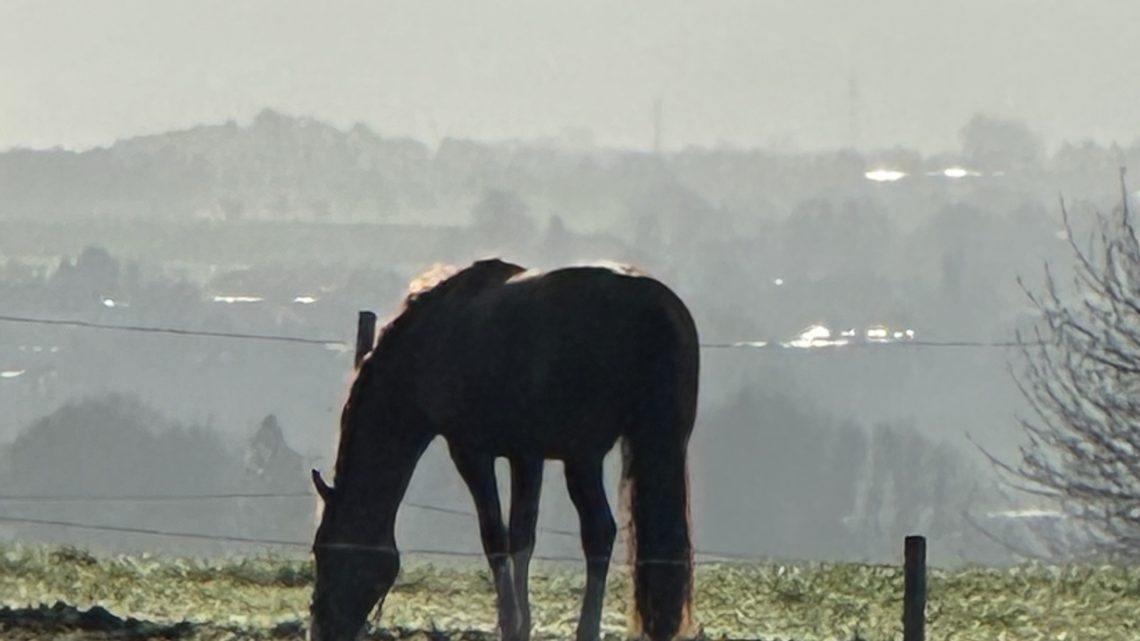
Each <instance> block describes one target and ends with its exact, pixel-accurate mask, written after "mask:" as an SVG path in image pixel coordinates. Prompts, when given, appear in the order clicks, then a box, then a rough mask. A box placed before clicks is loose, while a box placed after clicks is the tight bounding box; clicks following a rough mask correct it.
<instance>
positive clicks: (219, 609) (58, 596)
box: [0, 547, 1140, 641]
mask: <svg viewBox="0 0 1140 641" xmlns="http://www.w3.org/2000/svg"><path fill="white" fill-rule="evenodd" d="M532 576H533V579H532V586H533V587H532V601H533V614H534V619H535V627H536V630H535V633H536V635H535V636H536V637H538V638H545V639H567V638H572V636H573V629H574V624H575V622H576V619H577V611H578V605H579V600H580V598H581V588H582V584H583V575H582V573H581V572H580V571H579V568H577V567H575V566H573V565H541V564H539V565H536V566H535V567H534V569H533V573H532ZM311 577H312V566H311V565H310V564H309V563H306V562H302V561H296V560H285V559H279V558H273V557H261V558H249V559H240V560H225V561H209V560H190V559H171V558H154V557H146V556H107V557H102V556H92V555H90V554H87V553H86V552H82V551H76V550H72V549H58V548H26V547H6V548H0V605H4V606H7V607H8V608H16V609H17V610H11V609H9V610H7V611H6V613H7V615H8V616H7V617H5V616H0V636H2V637H3V638H4V639H20V640H24V639H76V640H80V639H82V640H92V639H109V638H124V637H132V636H133V638H157V637H160V636H165V637H167V638H171V637H175V638H187V639H193V640H195V641H204V640H211V641H212V640H213V639H237V638H250V639H270V638H281V639H301V638H303V632H302V629H303V626H304V622H305V620H306V616H305V613H306V608H307V603H308V598H309V590H310V581H311ZM696 580H697V602H696V607H697V612H698V617H699V620H700V622H701V624H702V625H703V627H704V631H705V633H706V635H707V636H709V637H711V638H726V637H727V638H733V639H741V638H747V639H802V640H805V641H806V640H809V639H842V640H845V641H846V640H850V639H855V638H860V639H866V640H868V641H882V640H887V639H899V638H900V637H901V623H900V616H901V594H902V583H903V579H902V571H901V568H896V567H882V566H879V567H875V566H866V565H855V564H839V565H818V564H813V565H750V566H739V565H702V566H699V568H698V572H697V579H696ZM928 586H929V597H928V605H927V608H928V609H927V620H928V623H927V635H926V636H927V639H931V640H938V641H942V640H943V639H955V640H963V641H965V640H973V639H978V640H985V641H994V640H999V639H1000V640H1006V641H1012V640H1017V639H1027V640H1028V639H1033V640H1042V639H1058V640H1069V639H1072V640H1079V641H1085V640H1089V641H1093V640H1099V639H1104V640H1110V639H1111V640H1112V641H1121V640H1128V639H1137V638H1140V568H1113V567H1067V568H1057V567H1042V566H1027V567H1019V568H1013V569H1008V570H987V569H976V570H959V571H952V572H946V571H939V570H932V571H931V572H930V575H929V578H928ZM609 589H610V591H609V595H608V597H607V606H608V607H607V610H606V614H605V619H604V628H605V631H606V633H607V637H612V638H614V639H616V638H620V635H621V633H622V632H623V631H624V629H625V613H626V608H627V604H628V591H627V589H628V574H627V572H626V570H625V569H623V568H620V567H617V568H615V569H614V570H613V572H612V574H611V581H610V585H609ZM57 601H60V602H63V603H66V604H70V605H72V606H75V607H77V608H79V609H81V610H86V609H88V608H91V607H93V606H101V607H102V608H105V609H106V610H107V615H108V616H111V615H113V616H112V618H114V617H120V618H122V619H126V618H127V617H133V618H135V619H138V620H140V622H135V623H134V624H133V625H134V628H131V629H129V630H128V629H126V628H119V629H117V630H116V629H113V627H112V628H106V629H104V628H100V627H98V626H94V627H91V626H88V627H91V629H90V630H88V631H83V630H80V629H78V628H79V627H82V626H80V625H78V624H76V623H75V622H74V621H72V623H71V624H67V622H66V621H64V623H61V624H60V625H57V626H55V627H51V626H48V625H46V624H44V625H41V624H38V623H36V622H35V621H31V622H29V621H30V619H29V617H28V616H23V617H21V616H16V615H20V614H24V615H27V614H28V612H27V611H25V610H20V609H22V608H30V607H35V606H38V605H39V604H49V605H50V604H53V603H56V602H57ZM62 611H63V610H61V609H60V608H59V607H57V611H56V614H59V613H60V612H62ZM41 614H43V611H41ZM48 614H49V615H51V612H48ZM52 616H54V615H52ZM48 618H49V619H50V618H51V617H50V616H49V617H48ZM59 618H62V619H68V617H66V616H63V615H62V614H60V615H59ZM95 618H98V617H95ZM494 620H495V616H494V595H493V592H492V590H491V586H490V584H489V583H488V581H487V577H486V573H485V572H484V571H483V570H482V566H481V565H478V564H475V563H471V564H466V565H458V566H457V565H440V564H432V563H429V562H427V561H426V560H406V561H405V569H404V571H403V573H402V575H401V578H400V580H399V582H398V584H397V586H396V588H395V589H394V590H393V592H392V594H391V595H390V596H389V597H388V599H387V601H386V602H385V604H384V611H383V616H382V617H381V619H380V620H379V622H378V624H377V627H378V628H382V630H378V631H377V632H376V637H377V638H388V639H391V638H393V637H404V638H406V637H420V638H423V639H425V641H426V640H427V639H429V638H431V639H440V638H441V636H443V634H442V633H445V634H446V636H447V637H449V638H456V637H466V638H469V639H473V638H486V637H487V635H486V634H480V633H481V632H482V633H490V632H493V630H494ZM179 622H189V625H185V624H184V625H182V626H181V627H177V628H175V627H171V626H173V625H174V624H176V623H179ZM108 630H110V631H108Z"/></svg>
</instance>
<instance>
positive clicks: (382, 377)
mask: <svg viewBox="0 0 1140 641" xmlns="http://www.w3.org/2000/svg"><path fill="white" fill-rule="evenodd" d="M699 366H700V365H699V343H698V339H697V330H696V327H695V324H694V322H693V319H692V317H691V315H690V314H689V311H688V310H687V308H686V307H685V305H684V303H683V302H682V301H681V300H680V299H679V298H678V297H677V296H676V295H675V294H674V293H673V292H672V291H671V290H669V289H668V288H667V287H666V286H665V285H663V284H661V283H660V282H659V281H657V280H655V279H652V278H650V277H647V276H644V275H641V274H639V273H638V272H636V271H634V270H632V269H628V268H621V269H615V268H601V267H567V268H562V269H558V270H554V271H550V272H546V273H540V274H533V273H531V272H527V271H525V270H524V269H523V268H522V267H520V266H518V265H513V264H510V263H507V262H503V261H501V260H497V259H493V260H484V261H478V262H476V263H474V264H472V265H471V266H470V267H467V268H466V269H463V270H460V271H458V272H455V273H453V274H452V275H450V276H449V277H447V278H445V279H444V280H442V281H441V282H439V283H438V284H435V285H434V286H432V287H430V288H428V289H426V290H425V291H422V292H419V293H414V294H411V295H409V296H408V297H407V299H406V300H405V302H404V308H403V310H402V311H401V312H400V313H399V314H398V315H397V316H396V317H395V319H394V320H392V321H391V322H390V323H389V324H388V325H387V326H386V327H384V328H383V329H382V330H381V332H380V333H379V337H378V340H377V342H376V345H375V347H374V349H373V351H372V352H371V354H370V355H369V356H368V357H367V358H365V359H364V360H363V362H362V363H361V364H360V367H359V369H358V371H357V375H356V379H355V381H354V382H353V385H352V388H351V391H350V393H349V398H348V400H347V402H346V403H345V405H344V408H343V411H342V414H341V425H340V442H339V446H338V451H337V458H336V465H335V471H334V474H335V476H334V484H333V486H329V485H327V484H326V483H325V482H324V481H323V480H322V478H321V476H320V474H319V473H318V472H317V471H316V470H314V471H313V482H314V484H315V485H316V487H317V490H318V492H319V493H320V495H321V497H322V499H323V512H322V514H321V521H320V525H319V527H318V529H317V532H316V536H315V540H314V544H313V553H314V556H315V559H316V583H315V586H314V589H313V596H312V604H311V608H310V614H311V623H310V638H311V639H313V641H346V640H349V639H354V638H356V636H357V635H358V634H359V633H360V632H361V630H362V628H363V626H364V622H365V620H366V618H367V616H368V613H369V612H370V611H371V610H372V608H373V607H374V606H375V605H376V603H377V602H378V601H382V599H383V598H384V597H385V596H386V595H387V593H388V591H389V589H390V588H391V586H392V584H393V582H394V581H395V579H396V576H397V574H398V572H399V567H400V562H399V552H398V550H397V548H396V542H395V520H396V512H397V509H398V507H399V503H400V501H401V499H402V498H403V495H404V493H405V491H406V489H407V486H408V482H409V480H410V479H411V476H412V473H413V471H414V468H415V466H416V464H417V462H418V461H419V459H420V457H421V455H422V454H423V453H424V450H425V449H426V448H427V446H428V444H429V443H430V442H431V441H432V439H434V438H435V437H436V436H442V437H444V439H445V440H446V441H447V445H448V449H449V453H450V456H451V458H452V460H453V461H454V463H455V466H456V468H457V470H458V471H459V474H460V476H461V477H462V479H463V481H464V482H465V484H466V485H467V487H468V489H469V490H470V492H471V495H472V497H473V498H474V502H475V507H476V512H477V514H478V521H479V531H480V535H481V537H482V543H483V549H484V551H485V553H486V556H487V559H488V562H489V564H490V569H491V574H492V577H493V580H494V585H495V590H496V596H497V604H498V624H499V630H500V633H501V636H502V639H503V640H504V641H527V640H528V639H529V638H530V629H531V618H530V604H529V597H528V586H527V582H528V573H529V564H530V559H531V554H532V552H533V549H534V542H535V526H536V522H537V518H538V503H539V494H540V491H541V482H542V470H543V466H544V462H545V461H546V460H548V459H553V460H561V461H562V462H563V465H564V468H565V476H566V484H567V489H568V491H569V495H570V498H571V500H572V501H573V503H574V506H575V507H576V509H577V511H578V515H579V520H580V526H581V540H582V548H583V551H584V552H585V557H586V589H585V593H584V597H583V601H582V609H581V616H580V618H579V622H578V627H577V635H576V638H577V641H595V640H596V639H598V638H599V635H600V626H601V615H602V604H603V598H604V591H605V582H606V576H607V571H608V568H609V564H610V560H611V556H612V551H613V546H614V540H615V538H616V535H617V525H616V523H615V521H614V517H613V514H612V511H611V509H610V506H609V503H608V501H607V499H606V493H605V487H604V485H603V474H602V467H603V459H604V457H605V456H606V454H607V453H608V452H609V451H610V450H611V449H613V447H614V446H615V445H616V444H617V443H618V441H619V440H620V441H621V451H622V465H623V467H622V478H621V486H622V494H623V497H624V501H623V503H625V505H624V508H625V511H626V513H627V515H628V517H629V520H630V522H629V523H628V527H629V531H630V534H631V536H630V540H629V541H628V543H627V547H628V549H629V554H630V561H631V563H632V565H633V589H634V598H633V605H634V610H635V611H634V612H633V613H632V615H631V617H630V623H631V626H630V627H631V629H630V633H631V635H633V636H635V637H642V636H644V637H648V638H649V639H651V640H652V641H667V640H670V639H675V638H678V637H686V636H692V635H693V634H694V624H693V618H692V590H693V579H692V577H693V558H692V557H693V548H692V542H691V535H690V508H689V487H688V469H687V461H686V458H687V449H688V442H689V436H690V434H691V433H692V428H693V423H694V420H695V416H696V409H697V386H698V373H699ZM499 457H504V458H506V459H507V460H508V461H509V462H510V469H511V493H510V496H511V505H510V514H509V519H508V522H507V523H504V522H503V517H502V511H501V507H500V502H499V494H498V488H497V484H496V480H495V471H494V463H495V460H496V459H497V458H499Z"/></svg>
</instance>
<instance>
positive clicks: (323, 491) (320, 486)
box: [313, 468, 333, 503]
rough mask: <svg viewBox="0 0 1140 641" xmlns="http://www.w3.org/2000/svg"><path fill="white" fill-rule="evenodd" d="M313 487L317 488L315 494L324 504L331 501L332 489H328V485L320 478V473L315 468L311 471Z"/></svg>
mask: <svg viewBox="0 0 1140 641" xmlns="http://www.w3.org/2000/svg"><path fill="white" fill-rule="evenodd" d="M313 485H315V486H316V488H317V494H320V495H321V499H323V500H324V501H325V502H326V503H327V502H328V501H329V500H330V499H332V495H333V489H332V488H331V487H329V484H328V483H325V480H324V479H323V478H321V473H320V472H318V471H317V470H316V468H314V469H313Z"/></svg>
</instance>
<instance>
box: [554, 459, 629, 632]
mask: <svg viewBox="0 0 1140 641" xmlns="http://www.w3.org/2000/svg"><path fill="white" fill-rule="evenodd" d="M566 488H567V490H568V491H569V494H570V500H571V501H573V502H574V507H575V508H577V510H578V520H579V522H580V524H581V531H582V551H583V552H585V554H586V593H585V595H584V596H583V598H582V615H581V617H580V618H579V619H578V632H577V635H576V641H597V640H598V639H599V637H600V636H601V629H602V605H603V604H604V601H605V596H606V575H607V573H608V572H609V567H610V558H611V556H612V555H613V549H614V539H615V538H616V537H617V524H616V523H614V516H613V513H612V512H611V511H610V504H609V501H608V500H607V499H606V488H605V483H604V481H603V476H602V459H601V458H597V459H591V460H588V461H575V462H571V461H567V462H566Z"/></svg>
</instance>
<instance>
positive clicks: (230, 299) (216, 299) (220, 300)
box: [214, 296, 264, 303]
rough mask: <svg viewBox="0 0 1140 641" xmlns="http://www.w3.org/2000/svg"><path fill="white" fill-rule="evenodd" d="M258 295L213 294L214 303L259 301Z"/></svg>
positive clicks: (260, 299)
mask: <svg viewBox="0 0 1140 641" xmlns="http://www.w3.org/2000/svg"><path fill="white" fill-rule="evenodd" d="M262 300H264V299H263V298H261V297H260V296H215V297H214V302H215V303H260V302H261V301H262Z"/></svg>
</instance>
